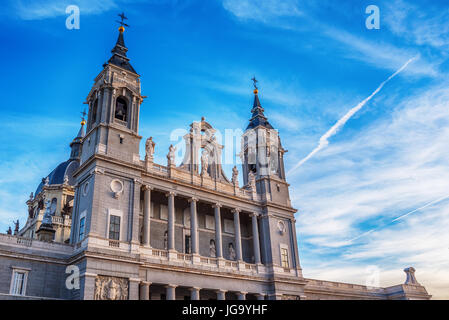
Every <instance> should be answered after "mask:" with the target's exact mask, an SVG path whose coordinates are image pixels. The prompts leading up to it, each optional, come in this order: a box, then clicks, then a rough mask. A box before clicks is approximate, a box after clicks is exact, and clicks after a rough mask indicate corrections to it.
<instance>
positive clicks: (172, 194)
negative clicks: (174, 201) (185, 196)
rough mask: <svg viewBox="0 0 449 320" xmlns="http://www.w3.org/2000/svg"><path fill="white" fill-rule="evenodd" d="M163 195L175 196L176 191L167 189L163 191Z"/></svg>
mask: <svg viewBox="0 0 449 320" xmlns="http://www.w3.org/2000/svg"><path fill="white" fill-rule="evenodd" d="M165 196H166V197H170V196H176V192H174V191H167V192H166V193H165Z"/></svg>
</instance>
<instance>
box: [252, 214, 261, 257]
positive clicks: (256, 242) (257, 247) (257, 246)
mask: <svg viewBox="0 0 449 320" xmlns="http://www.w3.org/2000/svg"><path fill="white" fill-rule="evenodd" d="M251 221H252V225H253V249H254V262H255V263H256V264H260V263H261V261H260V244H259V226H258V223H257V213H255V212H253V213H252V214H251Z"/></svg>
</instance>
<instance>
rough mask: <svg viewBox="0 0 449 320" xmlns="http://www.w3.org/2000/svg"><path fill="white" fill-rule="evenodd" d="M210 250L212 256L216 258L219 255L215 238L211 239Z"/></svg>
mask: <svg viewBox="0 0 449 320" xmlns="http://www.w3.org/2000/svg"><path fill="white" fill-rule="evenodd" d="M209 252H210V256H211V257H212V258H216V257H217V249H216V248H215V240H214V239H211V240H210V244H209Z"/></svg>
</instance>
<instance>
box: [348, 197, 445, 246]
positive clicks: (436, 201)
mask: <svg viewBox="0 0 449 320" xmlns="http://www.w3.org/2000/svg"><path fill="white" fill-rule="evenodd" d="M446 199H449V194H448V195H446V196H444V197H441V198H439V199H437V200H434V201H431V202H429V203H427V204H425V205H423V206H421V207H419V208H417V209H414V210H412V211H410V212H407V213H406V214H403V215H401V216H400V217H397V218H396V219H393V220H391V221H390V222H389V223H387V224H384V225H382V226H379V227H377V228H374V229H371V230H369V231H367V232H364V233H362V234H360V235H358V236H357V237H355V238H353V239H351V240H348V243H351V242H354V241H355V240H358V239H360V238H362V237H364V236H367V235H369V234H371V233H373V232H374V231H377V230H379V229H381V228H385V227H386V226H388V225H390V224H392V223H394V222H396V221H399V220H402V219H404V218H406V217H408V216H409V215H411V214H412V213H415V212H418V211H421V210H422V209H425V208H427V207H430V206H433V205H434V204H437V203H440V202H442V201H443V200H446Z"/></svg>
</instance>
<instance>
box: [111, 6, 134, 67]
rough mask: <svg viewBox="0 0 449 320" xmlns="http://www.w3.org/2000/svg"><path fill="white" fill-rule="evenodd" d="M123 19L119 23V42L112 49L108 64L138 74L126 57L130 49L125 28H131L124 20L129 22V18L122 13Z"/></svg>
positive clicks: (120, 15)
mask: <svg viewBox="0 0 449 320" xmlns="http://www.w3.org/2000/svg"><path fill="white" fill-rule="evenodd" d="M118 16H119V17H120V18H121V21H117V22H118V23H119V24H120V27H119V28H118V31H119V35H118V38H117V42H116V44H115V46H114V48H113V49H112V51H111V52H112V57H111V58H110V59H109V61H108V63H109V64H113V65H116V66H118V67H120V68H123V69H125V70H128V71H131V72H134V73H136V74H137V72H136V70H134V68H133V67H132V66H131V64H130V63H129V58H128V57H127V56H126V53H127V52H128V48H127V47H126V45H125V38H124V33H125V27H124V26H126V27H129V25H127V24H126V23H124V20H128V18H127V17H125V14H124V13H121V14H119V15H118Z"/></svg>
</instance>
